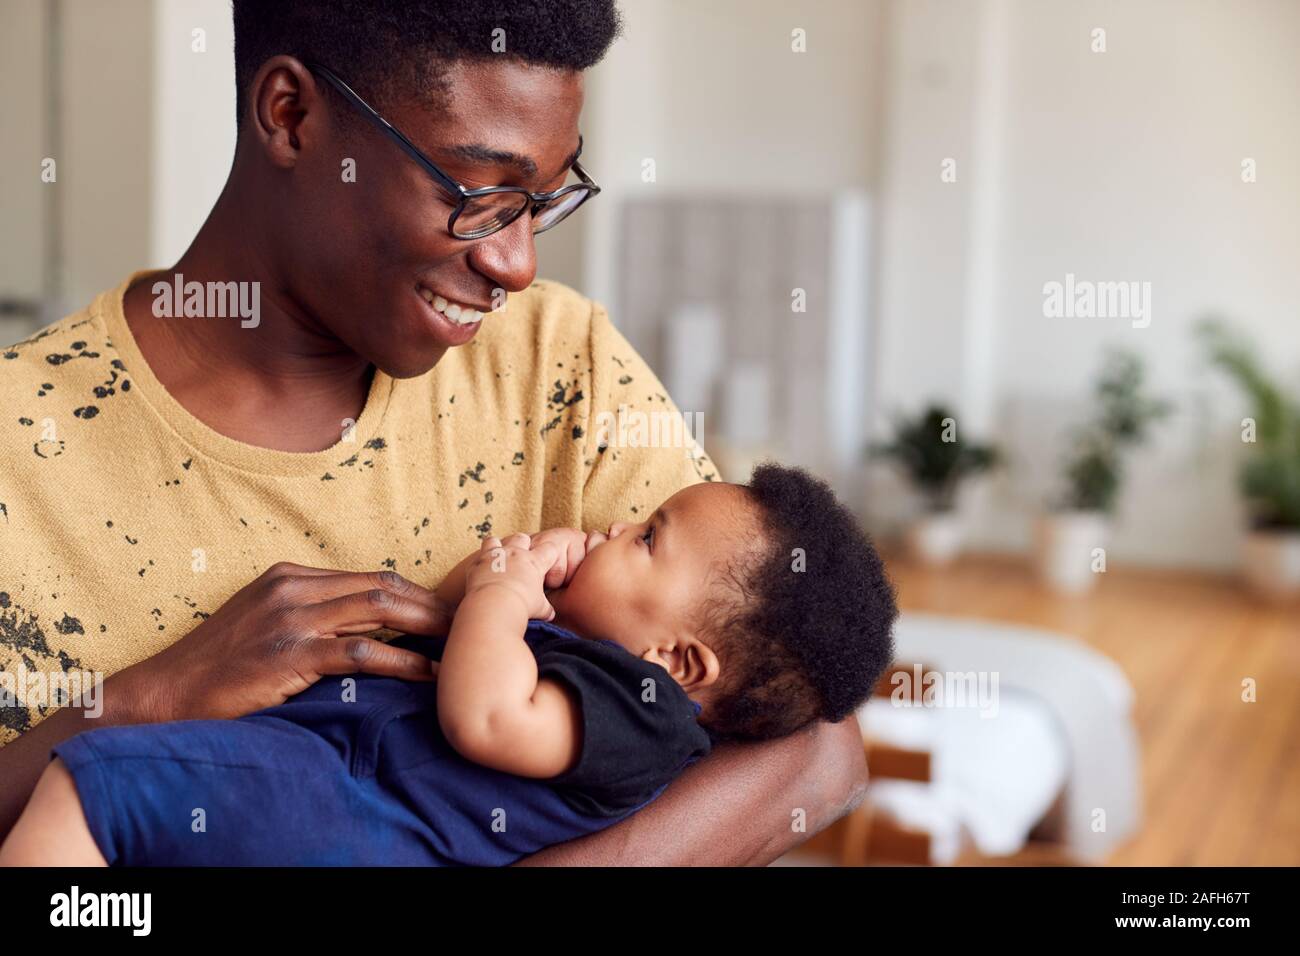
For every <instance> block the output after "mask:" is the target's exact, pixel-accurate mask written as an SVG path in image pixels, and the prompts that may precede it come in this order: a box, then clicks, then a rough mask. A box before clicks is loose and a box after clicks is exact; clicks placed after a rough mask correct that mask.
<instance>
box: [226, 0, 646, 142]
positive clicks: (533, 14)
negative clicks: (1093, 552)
mask: <svg viewBox="0 0 1300 956" xmlns="http://www.w3.org/2000/svg"><path fill="white" fill-rule="evenodd" d="M233 6H234V15H235V85H236V88H237V96H236V101H235V102H236V111H237V112H236V114H235V115H236V118H237V122H238V123H239V124H241V125H242V123H243V121H244V112H245V110H246V109H247V103H248V88H249V86H250V85H251V84H252V82H253V77H254V76H255V75H256V74H257V71H258V69H259V68H260V67H261V65H262V64H263V63H265V62H266V61H267V60H268V59H270V58H271V57H273V56H276V55H277V54H281V53H286V54H289V55H291V56H295V57H297V58H298V59H300V60H303V61H307V60H317V61H319V62H320V63H323V64H324V65H325V66H327V67H329V68H330V69H331V70H333V71H334V72H335V73H337V74H339V76H341V77H343V79H344V80H346V81H347V83H348V84H349V85H350V86H351V87H352V88H353V89H355V90H356V91H357V92H358V93H360V94H361V95H362V96H363V97H365V98H366V99H367V100H369V101H370V102H371V104H372V105H374V106H375V107H376V108H377V109H381V108H382V107H381V105H380V104H383V103H386V102H389V101H391V98H392V97H393V96H394V95H401V94H410V93H415V94H417V95H419V96H420V97H421V98H423V99H425V100H426V102H427V103H428V104H429V105H430V106H437V105H438V104H439V103H440V102H441V99H440V98H441V97H442V96H443V95H445V92H446V88H445V85H444V80H443V68H444V67H445V66H446V64H447V63H449V62H452V61H455V60H462V59H487V58H489V57H496V56H510V57H514V58H515V59H518V60H522V61H524V62H526V63H536V64H541V65H545V66H551V67H556V68H567V69H570V70H585V69H587V68H588V67H590V66H593V65H594V64H596V63H597V62H599V61H600V59H601V57H603V56H604V55H605V51H606V50H607V49H609V45H610V44H611V43H613V42H614V39H615V38H616V37H617V36H618V35H619V32H620V30H621V21H620V18H619V14H618V10H617V8H616V7H615V6H614V0H490V2H489V0H275V2H271V0H233ZM498 29H500V30H503V31H504V34H498V33H496V32H494V31H497V30H498ZM502 36H503V37H504V43H505V52H504V53H500V52H495V51H494V50H493V40H494V38H496V37H502ZM332 92H333V91H332V89H331V94H332Z"/></svg>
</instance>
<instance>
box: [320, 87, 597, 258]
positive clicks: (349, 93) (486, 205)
mask: <svg viewBox="0 0 1300 956" xmlns="http://www.w3.org/2000/svg"><path fill="white" fill-rule="evenodd" d="M306 66H307V69H309V70H311V71H312V72H313V73H317V74H319V75H320V76H322V77H324V78H325V80H326V82H328V83H329V84H330V85H331V86H332V87H334V89H336V90H338V92H339V93H340V94H341V95H342V96H343V98H344V99H345V100H347V101H348V102H349V103H351V104H352V105H353V106H355V107H356V108H357V109H358V110H360V111H361V113H362V114H364V115H365V117H366V118H367V119H369V120H370V121H371V122H372V123H374V124H375V125H376V126H378V127H379V129H380V131H381V132H383V133H384V134H385V135H386V136H388V137H389V138H390V139H392V140H393V142H395V143H396V144H397V145H398V146H400V147H402V149H403V150H404V151H405V152H406V154H407V155H408V156H410V157H411V158H412V159H413V160H415V161H416V162H417V163H419V164H420V166H421V167H422V168H423V169H424V171H425V172H427V173H428V174H429V175H430V176H432V177H433V178H434V179H435V180H437V182H438V185H440V186H441V187H442V188H443V189H444V190H445V191H446V192H447V193H448V194H450V195H451V196H452V197H453V198H454V200H455V202H456V205H455V208H453V209H452V211H451V216H450V217H449V218H448V219H447V231H448V232H449V233H451V234H452V236H454V237H455V238H457V239H482V238H483V237H484V236H490V235H492V233H494V232H497V231H499V230H501V229H504V228H505V227H506V226H508V225H510V224H511V223H512V222H514V221H515V220H516V219H518V218H519V217H520V216H522V215H523V214H524V213H525V212H531V214H532V220H533V234H534V235H536V234H538V233H542V232H545V231H546V230H547V229H550V228H551V227H552V226H555V225H558V224H559V223H560V222H561V221H563V220H564V219H566V218H568V217H569V215H571V214H572V213H573V211H574V210H575V209H577V208H578V207H579V206H581V205H582V204H583V203H584V202H586V201H587V200H588V199H590V198H591V197H592V196H594V195H596V194H597V193H598V192H600V187H599V186H597V185H596V183H595V182H594V181H593V180H592V179H591V177H590V176H588V175H587V172H586V170H584V169H583V168H582V164H581V163H579V162H578V161H577V160H576V159H575V160H574V163H573V166H572V169H573V171H574V173H576V174H577V176H578V178H579V179H581V180H582V182H581V183H573V184H572V185H569V186H564V187H561V188H560V189H556V190H554V191H553V192H549V193H534V192H529V191H528V190H527V189H524V188H523V187H522V186H485V187H484V188H482V189H466V188H465V187H464V186H462V185H461V184H460V183H458V182H457V181H456V180H455V179H453V178H452V177H451V176H449V175H447V174H446V173H445V172H443V171H442V170H441V169H439V168H438V165H437V164H436V163H435V162H434V161H433V160H431V159H430V158H429V157H428V156H426V155H424V153H422V152H421V151H420V149H419V148H418V147H417V146H416V145H415V144H414V143H412V142H411V141H410V140H409V139H408V138H407V137H406V136H405V135H404V134H403V133H402V131H401V130H399V129H398V128H397V127H396V126H394V125H393V124H392V123H390V122H388V120H386V119H384V118H383V117H382V116H380V115H379V112H378V111H377V110H375V109H374V107H372V106H371V105H370V104H369V103H367V102H366V101H365V100H363V99H362V98H361V97H360V96H358V95H357V94H356V93H355V92H354V91H353V90H352V87H350V86H348V85H347V84H346V83H344V82H343V81H342V80H341V79H339V78H338V77H337V76H336V75H335V74H334V73H333V71H331V70H330V69H328V68H327V67H324V66H321V65H320V64H319V63H308V64H306ZM578 152H579V153H581V152H582V137H581V136H579V137H578Z"/></svg>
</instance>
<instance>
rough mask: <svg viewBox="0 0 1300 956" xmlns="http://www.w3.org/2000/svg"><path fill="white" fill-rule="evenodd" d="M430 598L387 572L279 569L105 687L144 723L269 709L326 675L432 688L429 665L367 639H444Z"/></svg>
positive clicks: (444, 620)
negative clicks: (133, 704) (374, 677)
mask: <svg viewBox="0 0 1300 956" xmlns="http://www.w3.org/2000/svg"><path fill="white" fill-rule="evenodd" d="M450 623H451V618H450V614H449V613H448V612H447V610H446V609H445V608H444V606H443V605H442V603H441V602H440V601H439V600H438V599H437V598H436V597H435V596H434V594H433V592H432V591H429V590H428V589H426V588H422V587H419V586H418V585H416V584H412V583H411V582H410V581H407V580H406V579H405V578H403V577H402V576H401V575H399V574H397V573H396V572H394V571H376V572H345V571H328V570H324V569H322V568H310V567H304V566H302V565H297V564H289V563H286V562H282V563H280V564H276V565H273V566H272V567H271V568H269V569H267V571H266V572H264V573H263V574H262V575H260V576H259V577H258V578H257V579H255V580H254V581H253V582H252V583H251V584H249V585H247V586H246V587H245V588H243V589H242V590H240V591H238V592H237V593H236V594H235V595H234V596H233V597H232V598H231V599H230V600H229V601H227V602H226V603H225V604H224V605H222V607H221V608H220V609H219V610H218V611H216V612H215V613H214V614H213V615H212V616H211V617H209V618H208V619H207V620H205V621H204V622H203V623H202V624H200V625H199V626H198V627H196V628H195V629H194V630H193V631H191V632H190V633H189V634H188V635H186V636H185V637H184V638H182V639H181V640H179V641H177V642H176V643H175V644H173V645H172V646H171V647H169V648H167V649H166V650H164V651H162V652H161V653H160V654H157V655H156V656H154V657H151V658H149V659H148V660H146V661H142V662H141V663H139V664H136V665H134V666H132V667H129V668H126V669H125V670H123V671H120V672H119V673H118V674H116V675H114V678H113V680H114V681H116V684H117V685H118V686H119V687H122V688H129V689H130V691H131V692H132V693H134V694H136V695H138V699H140V700H142V701H144V702H145V706H144V708H143V714H142V715H141V718H140V719H142V720H148V721H152V722H165V721H171V720H190V719H210V718H232V717H240V716H242V715H244V714H249V713H252V712H253V711H256V710H261V709H263V708H265V707H273V706H275V705H277V704H282V703H284V702H285V701H286V700H287V699H288V698H290V697H292V696H293V695H294V694H297V693H299V692H301V691H304V690H306V689H307V688H308V687H310V686H311V685H312V684H314V683H316V681H318V680H320V678H321V677H323V676H324V675H326V674H356V673H365V674H380V675H384V676H387V677H400V678H403V679H405V680H431V679H432V678H433V669H432V668H431V667H430V666H429V665H430V662H429V659H428V658H426V657H425V656H424V655H422V654H418V653H416V652H414V651H409V650H403V649H400V648H396V647H391V646H389V645H387V644H385V643H383V642H382V641H378V640H375V639H374V638H370V637H361V636H359V635H362V634H366V633H368V632H370V631H375V630H378V629H379V628H381V627H388V628H392V629H394V630H398V631H405V632H409V633H413V634H445V633H447V629H448V628H449V626H450Z"/></svg>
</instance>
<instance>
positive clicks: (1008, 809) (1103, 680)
mask: <svg viewBox="0 0 1300 956" xmlns="http://www.w3.org/2000/svg"><path fill="white" fill-rule="evenodd" d="M896 643H897V653H898V655H899V661H900V663H898V664H896V665H895V666H894V668H893V669H891V671H890V672H889V673H888V674H886V676H885V678H884V679H882V682H881V684H880V685H879V687H878V688H877V693H876V696H875V697H874V698H873V699H872V700H871V701H869V702H868V703H867V704H866V705H864V706H863V708H862V709H861V710H860V711H859V714H858V719H859V723H860V725H861V727H862V730H863V737H864V746H865V748H866V753H867V762H868V768H869V772H870V774H871V783H870V784H869V786H868V790H867V799H866V800H865V801H864V805H863V807H861V808H859V810H858V811H857V812H856V813H855V814H854V815H852V817H851V818H850V819H849V820H847V821H845V822H844V823H843V824H842V825H841V826H840V827H839V828H838V830H837V833H836V836H835V838H834V840H835V841H837V842H836V843H835V846H834V849H835V851H836V852H837V855H838V857H839V858H840V859H841V860H842V861H843V862H845V863H847V864H861V863H869V862H894V863H922V864H923V863H945V864H951V863H962V862H970V861H972V860H978V861H979V862H980V863H981V864H987V863H990V862H994V861H997V860H1002V859H1010V858H1015V857H1016V856H1017V855H1019V854H1023V853H1025V852H1026V851H1029V852H1033V853H1036V854H1037V855H1038V857H1039V858H1040V861H1041V860H1042V857H1043V853H1044V852H1045V851H1046V852H1047V855H1048V857H1049V858H1050V859H1051V861H1052V862H1061V861H1064V860H1077V861H1079V862H1099V861H1100V860H1101V859H1102V858H1104V856H1105V855H1106V854H1107V853H1108V852H1109V851H1110V849H1111V848H1113V847H1114V846H1115V845H1116V844H1117V843H1118V842H1120V841H1121V840H1123V839H1125V838H1126V837H1127V836H1129V835H1130V834H1131V833H1132V832H1133V830H1134V829H1135V828H1136V826H1137V823H1138V819H1139V816H1140V810H1139V798H1138V788H1139V779H1138V776H1139V775H1138V762H1137V744H1136V735H1135V732H1134V728H1133V724H1132V720H1131V709H1132V691H1131V688H1129V685H1128V683H1127V681H1126V680H1125V679H1124V677H1123V675H1122V674H1121V673H1120V672H1119V670H1118V668H1117V667H1116V666H1115V665H1114V664H1113V663H1112V662H1111V661H1109V660H1108V659H1107V658H1105V657H1103V656H1102V655H1100V654H1098V653H1097V652H1095V651H1093V650H1092V649H1090V648H1088V647H1087V646H1086V645H1083V644H1081V643H1079V642H1076V641H1072V640H1070V639H1068V638H1063V637H1060V636H1058V635H1054V634H1049V633H1046V632H1041V631H1032V630H1029V629H1026V628H1020V627H1016V626H1014V625H1004V624H997V623H989V622H980V621H968V620H962V619H956V618H943V617H938V616H931V615H920V614H904V615H903V617H902V619H900V621H899V625H898V628H897V631H896ZM905 661H925V662H927V663H926V664H925V665H924V666H920V667H918V666H915V665H911V664H905V663H902V662H905ZM976 677H980V678H981V679H985V680H986V681H988V683H989V684H990V685H991V689H992V691H993V693H992V694H991V696H990V699H989V700H986V701H981V702H979V706H971V705H970V702H967V704H966V705H957V706H952V703H953V702H952V701H951V700H949V701H947V703H948V704H949V705H948V706H932V705H930V704H927V703H926V702H925V701H924V699H921V695H923V694H924V693H925V691H926V688H927V686H929V684H928V681H935V682H936V686H939V687H940V688H941V689H942V687H943V686H944V684H943V682H944V681H945V680H948V681H953V680H956V681H957V682H958V683H957V686H960V680H961V679H962V678H969V679H974V678H976ZM995 677H996V683H992V681H993V679H994V678H995ZM919 678H924V680H919ZM967 683H969V681H967ZM950 693H951V692H950ZM939 702H940V703H942V702H943V701H942V698H941V699H940V701H939ZM827 843H828V841H822V844H821V848H822V849H823V851H825V850H827V849H831V847H830V846H828V845H827Z"/></svg>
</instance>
